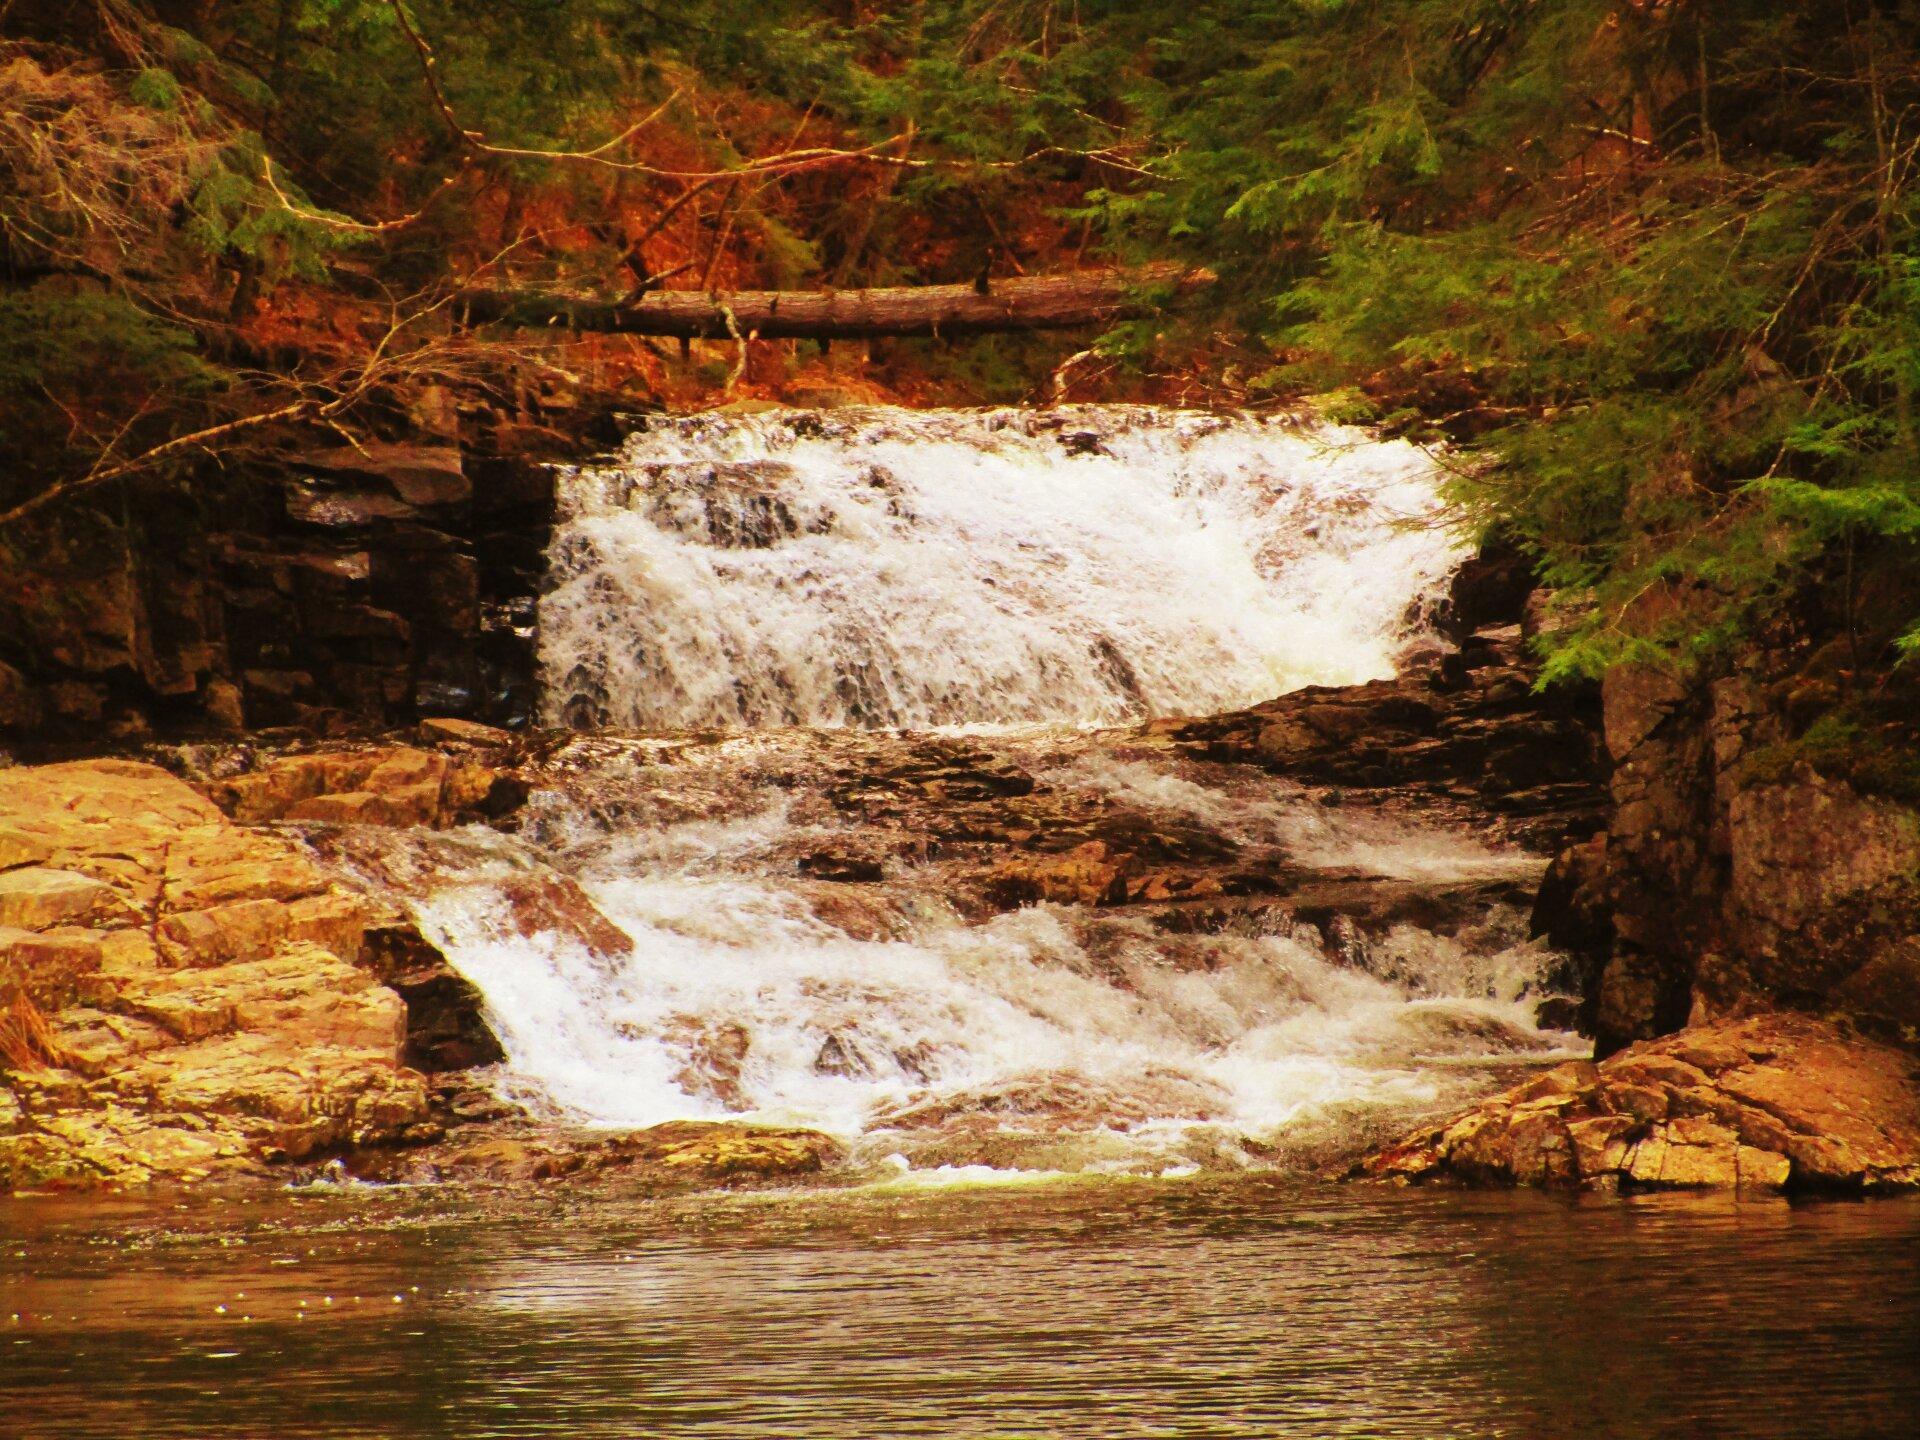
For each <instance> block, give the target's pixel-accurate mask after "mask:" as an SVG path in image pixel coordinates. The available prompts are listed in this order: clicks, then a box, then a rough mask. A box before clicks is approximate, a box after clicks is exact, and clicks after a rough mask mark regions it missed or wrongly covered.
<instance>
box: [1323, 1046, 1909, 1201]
mask: <svg viewBox="0 0 1920 1440" xmlns="http://www.w3.org/2000/svg"><path fill="white" fill-rule="evenodd" d="M1357 1173H1359V1174H1362V1175H1367V1176H1372V1177H1375V1178H1391V1179H1401V1180H1408V1181H1414V1182H1425V1181H1435V1180H1439V1181H1457V1182H1465V1183H1476V1184H1485V1183H1495V1184H1521V1185H1549V1186H1579V1187H1585V1188H1614V1187H1626V1188H1629V1189H1631V1188H1642V1189H1710V1188H1726V1189H1731V1188H1740V1189H1751V1190H1767V1191H1778V1190H1791V1191H1798V1192H1825V1193H1853V1194H1858V1193H1866V1192H1880V1191H1892V1190H1913V1189H1920V1068H1916V1065H1915V1062H1914V1060H1913V1057H1912V1056H1911V1055H1908V1054H1907V1053H1905V1052H1903V1051H1901V1050H1897V1049H1894V1048H1892V1047H1890V1046H1884V1045H1879V1044H1876V1043H1874V1042H1872V1041H1866V1040H1861V1039H1858V1038H1855V1037H1852V1036H1848V1035H1845V1034H1843V1033H1841V1032H1840V1031H1838V1030H1836V1029H1834V1028H1833V1027H1832V1026H1829V1025H1826V1024H1823V1023H1822V1022H1820V1021H1817V1020H1812V1019H1809V1018H1807V1017H1804V1016H1793V1015H1780V1016H1762V1017H1754V1018H1751V1019H1748V1020H1744V1021H1739V1022H1733V1023H1727V1024H1721V1025H1711V1026H1699V1027H1694V1028H1691V1029H1688V1030H1685V1031H1682V1032H1681V1033H1680V1034H1677V1035H1672V1036H1668V1037H1666V1038H1665V1039H1661V1040H1653V1041H1642V1042H1639V1043H1637V1044H1633V1045H1630V1046H1628V1047H1627V1048H1625V1049H1624V1050H1621V1051H1620V1052H1618V1053H1617V1054H1615V1055H1612V1056H1610V1057H1608V1058H1607V1059H1606V1060H1603V1061H1600V1062H1599V1063H1597V1064H1594V1063H1589V1062H1584V1061H1582V1062H1576V1063H1574V1064H1569V1065H1562V1066H1560V1067H1559V1068H1557V1069H1555V1070H1551V1071H1549V1072H1548V1073H1546V1074H1544V1075H1541V1076H1538V1077H1536V1078H1535V1079H1533V1080H1530V1081H1528V1082H1527V1083H1526V1084H1524V1085H1521V1086H1519V1087H1518V1088H1516V1089H1513V1090H1510V1091H1508V1092H1507V1093H1506V1094H1504V1095H1501V1096H1498V1097H1496V1098H1494V1099H1492V1100H1489V1101H1487V1102H1485V1103H1484V1104H1482V1105H1479V1106H1476V1107H1475V1108H1474V1109H1472V1110H1470V1111H1468V1112H1467V1113H1466V1114H1464V1115H1461V1116H1458V1117H1455V1118H1454V1119H1452V1120H1450V1121H1447V1122H1445V1123H1442V1124H1439V1125H1435V1126H1432V1127H1430V1128H1428V1129H1425V1130H1423V1131H1421V1132H1420V1133H1419V1134H1417V1135H1415V1136H1412V1137H1411V1138H1409V1139H1407V1140H1406V1141H1404V1142H1402V1143H1401V1144H1399V1145H1397V1146H1395V1147H1393V1148H1391V1149H1389V1150H1386V1151H1383V1152H1381V1153H1379V1154H1377V1155H1375V1156H1373V1157H1371V1158H1370V1159H1368V1160H1367V1161H1365V1162H1364V1163H1363V1164H1362V1165H1361V1166H1360V1167H1359V1168H1358V1171H1357Z"/></svg>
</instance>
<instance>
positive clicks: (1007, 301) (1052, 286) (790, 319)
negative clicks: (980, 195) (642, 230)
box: [460, 265, 1214, 340]
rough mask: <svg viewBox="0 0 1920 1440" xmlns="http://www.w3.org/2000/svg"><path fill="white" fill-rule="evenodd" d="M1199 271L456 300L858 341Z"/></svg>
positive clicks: (1135, 290)
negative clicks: (623, 297) (627, 296)
mask: <svg viewBox="0 0 1920 1440" xmlns="http://www.w3.org/2000/svg"><path fill="white" fill-rule="evenodd" d="M1213 279H1214V277H1213V275H1212V274H1211V273H1210V272H1208V271H1205V270H1189V269H1186V268H1185V267H1183V266H1178V265H1153V266H1146V267H1143V268H1141V269H1138V270H1084V271H1077V272H1075V273H1073V274H1068V275H1035V276H1026V277H1021V278H1019V279H1012V280H996V281H993V282H992V283H991V284H988V285H987V286H985V287H984V288H981V287H977V286H973V285H898V286H887V287H883V288H878V289H872V290H735V291H731V292H726V291H723V292H720V293H717V294H708V293H707V292H705V291H702V290H654V291H649V292H648V293H647V294H645V295H642V296H640V297H639V298H637V299H635V300H632V301H629V302H625V303H622V302H620V301H615V300H588V299H581V298H579V297H576V296H571V295H554V294H546V293H542V292H538V291H521V290H468V291H465V292H463V293H462V295H461V297H460V298H461V302H462V304H463V306H464V309H465V312H466V316H467V319H468V320H469V321H470V322H472V323H474V324H487V323H500V324H506V325H519V326H523V327H526V328H529V329H533V328H546V327H548V326H556V327H558V326H564V327H565V328H567V329H569V330H586V331H593V332H596V333H608V334H619V335H676V336H679V337H680V338H681V339H683V340H689V339H691V340H725V339H729V338H733V337H735V336H740V337H745V336H749V335H757V336H759V337H760V338H761V339H763V340H776V339H798V340H858V339H872V338H873V337H875V336H882V335H933V336H946V335H985V334H990V333H993V332H996V331H1007V330H1068V329H1073V328H1076V327H1079V326H1084V325H1101V324H1105V323H1107V322H1109V321H1112V320H1118V319H1124V318H1127V317H1129V316H1136V315H1146V314H1151V313H1152V312H1153V311H1154V310H1156V309H1157V308H1159V307H1158V306H1157V305H1156V304H1154V303H1153V302H1152V300H1151V299H1150V298H1149V297H1147V296H1146V295H1145V294H1143V292H1144V291H1147V290H1150V289H1158V290H1166V289H1169V288H1170V289H1171V292H1172V294H1173V295H1174V296H1184V295H1188V294H1191V293H1192V292H1194V291H1196V290H1199V289H1202V288H1204V287H1205V286H1208V285H1211V284H1212V283H1213Z"/></svg>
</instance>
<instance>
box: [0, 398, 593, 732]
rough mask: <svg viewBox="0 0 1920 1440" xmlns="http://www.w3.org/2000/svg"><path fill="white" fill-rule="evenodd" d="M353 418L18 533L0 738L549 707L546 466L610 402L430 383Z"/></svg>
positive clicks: (353, 723) (76, 508) (340, 722)
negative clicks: (538, 624)
mask: <svg viewBox="0 0 1920 1440" xmlns="http://www.w3.org/2000/svg"><path fill="white" fill-rule="evenodd" d="M393 398H394V399H395V401H396V402H397V403H395V404H394V405H393V407H392V409H391V412H390V413H388V414H386V415H384V416H382V417H381V418H380V420H379V422H378V428H379V429H380V431H381V435H380V436H377V437H371V438H366V439H363V440H362V441H361V443H360V444H358V445H356V446H343V445H341V444H340V443H339V438H338V437H337V436H335V435H332V434H323V433H316V434H315V435H313V436H312V437H310V441H309V443H307V444H305V445H301V444H299V443H297V442H294V441H290V443H289V448H287V449H286V450H285V451H284V452H282V453H280V454H278V455H276V456H264V457H258V458H253V459H248V460H246V461H243V462H240V463H237V464H232V465H229V466H227V467H225V468H214V467H209V468H208V469H207V471H206V472H205V473H202V474H199V475H196V476H194V477H193V478H192V479H191V481H190V483H189V484H186V485H183V486H181V487H179V488H177V489H171V490H169V489H165V488H162V487H155V486H149V487H147V488H145V489H144V490H143V491H142V492H141V499H140V503H139V505H138V506H137V507H135V509H134V510H133V511H131V512H130V511H128V510H125V509H123V508H122V507H121V506H120V505H119V504H118V503H117V501H116V502H115V503H113V504H111V505H100V504H89V503H84V502H83V503H79V504H74V505H70V506H66V507H61V508H59V509H57V510H55V511H49V512H48V513H47V514H45V515H42V516H38V517H35V518H34V519H32V520H30V521H27V522H25V523H23V524H21V525H18V526H15V527H14V528H13V529H11V530H10V531H9V532H8V534H6V535H4V536H0V573H4V574H5V575H7V576H8V584H7V585H6V586H5V587H4V589H3V590H0V740H3V739H11V740H15V741H20V740H26V741H31V742H36V743H38V742H42V741H50V742H54V743H71V742H73V741H80V742H83V743H89V744H97V743H98V742H99V740H100V739H102V738H108V739H113V740H117V741H120V742H123V743H126V742H132V741H137V740H139V739H141V738H144V737H145V736H146V735H147V734H149V733H150V732H159V733H176V732H178V733H190V732H195V731H198V732H235V731H239V730H241V729H243V728H246V727H260V726H299V727H301V728H303V729H306V730H308V731H311V732H316V733H333V732H338V731H343V730H346V729H353V730H356V731H357V730H364V729H366V728H368V727H377V726H382V725H388V724H396V723H405V722H410V721H412V720H413V719H415V718H417V717H418V716H420V715H422V714H429V715H464V716H472V717H476V718H479V719H483V720H490V721H494V722H496V723H502V724H514V725H519V724H524V723H526V722H527V721H528V720H530V719H531V718H532V715H533V706H534V699H535V696H534V688H535V662H534V656H533V619H534V617H533V604H534V602H533V597H534V595H535V594H536V592H537V589H538V585H539V580H540V575H541V572H542V570H543V568H544V551H545V547H546V541H547V537H548V533H549V528H550V526H551V522H552V510H553V477H552V473H551V471H550V470H549V469H548V468H547V466H546V465H545V464H544V463H541V462H543V461H544V460H546V459H549V458H565V457H567V456H569V455H572V454H577V453H580V452H582V451H584V450H585V449H590V448H592V447H593V446H595V445H598V444H604V443H606V442H608V441H610V440H612V439H614V438H616V432H614V431H613V430H611V429H610V428H608V426H607V424H606V417H607V412H608V408H609V406H610V405H611V404H612V403H613V402H612V400H611V399H610V398H608V397H601V398H596V399H593V400H590V401H584V402H583V401H582V400H581V399H580V398H579V397H576V396H572V395H563V394H545V395H538V394H533V393H531V392H523V393H519V394H515V395H511V396H508V395H503V394H500V393H497V392H495V391H492V390H490V389H488V388H487V387H484V386H480V385H471V386H468V387H466V388H463V389H462V390H460V391H458V392H455V391H453V390H450V389H448V388H446V387H443V386H438V385H427V386H424V387H420V388H419V389H418V390H417V391H416V392H415V393H413V394H411V395H406V396H395V397H393Z"/></svg>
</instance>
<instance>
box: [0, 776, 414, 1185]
mask: <svg viewBox="0 0 1920 1440" xmlns="http://www.w3.org/2000/svg"><path fill="white" fill-rule="evenodd" d="M366 922H367V912H366V909H365V906H364V904H363V902H362V901H361V900H360V899H359V898H358V897H356V896H353V895H350V894H347V893H344V892H343V891H341V890H340V889H339V888H337V887H336V886H335V885H333V884H332V883H331V882H330V880H329V879H328V877H327V876H326V875H324V874H323V873H322V872H321V871H320V870H319V869H318V868H317V867H316V866H315V865H314V864H313V863H312V862H311V861H310V860H309V859H308V858H307V857H306V856H305V855H304V854H303V853H302V852H301V851H299V850H298V849H296V848H295V846H294V845H293V844H292V843H291V842H290V841H288V840H287V839H285V838H283V837H281V836H277V835H274V834H271V833H269V832H266V831H262V830H255V829H250V828H247V827H245V826H242V825H236V824H234V823H233V822H232V821H231V820H229V819H228V818H227V817H226V816H225V815H224V814H222V813H221V811H220V810H219V809H218V808H217V807H216V806H215V805H214V804H213V803H212V802H211V801H209V800H208V799H207V798H205V797H204V796H202V795H200V794H198V793H196V792H195V791H194V790H193V789H192V788H190V787H189V786H187V785H186V784H184V783H182V782H181V781H180V780H178V779H175V778H174V777H173V776H171V775H168V774H167V773H166V772H165V771H163V770H160V769H158V768H157V767H155V766H152V765H145V764H140V763H136V762H132V761H126V760H90V761H82V762H76V763H72V764H64V765H44V766H34V767H24V766H23V767H21V768H18V769H14V770H6V771H0V1191H6V1190H19V1189H33V1188H66V1189H94V1188H112V1189H119V1188H126V1187H130V1186H138V1185H145V1184H150V1183H155V1182H163V1181H198V1180H203V1179H207V1178H209V1177H218V1176H237V1175H241V1174H245V1173H248V1172H259V1171H262V1170H263V1169H264V1168H265V1167H267V1166H268V1165H270V1164H272V1163H274V1162H278V1161H285V1160H289V1159H299V1158H302V1157H306V1156H311V1155H315V1154H317V1153H324V1152H327V1151H330V1150H335V1149H340V1148H346V1147H353V1146H362V1145H377V1144H389V1143H407V1142H412V1141H418V1140H423V1139H427V1138H431V1136H432V1134H433V1133H435V1131H434V1127H433V1125H432V1124H431V1121H430V1107H429V1094H428V1087H427V1083H426V1080H425V1078H424V1077H423V1076H422V1075H421V1074H419V1073H418V1072H417V1071H416V1070H413V1069H411V1068H409V1067H408V1066H407V1065H405V1064H404V1063H402V1049H403V1046H404V1045H405V1042H406V1039H407V1011H406V1006H405V1004H404V1003H403V1001H402V1000H401V998H400V996H399V995H397V994H396V993H395V992H394V991H393V990H391V989H389V988H388V987H386V986H384V985H382V984H380V983H379V982H378V980H377V979H376V978H375V977H374V976H373V975H371V974H369V973H368V971H367V970H366V969H365V968H363V967H362V965H361V964H360V961H361V951H362V949H363V947H364V946H365V943H366Z"/></svg>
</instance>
